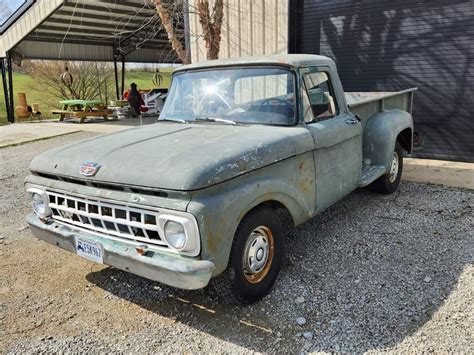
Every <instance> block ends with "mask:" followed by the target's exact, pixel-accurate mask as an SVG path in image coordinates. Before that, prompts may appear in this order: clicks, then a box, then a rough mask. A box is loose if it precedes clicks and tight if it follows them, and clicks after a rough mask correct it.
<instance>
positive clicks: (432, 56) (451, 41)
mask: <svg viewBox="0 0 474 355" xmlns="http://www.w3.org/2000/svg"><path fill="white" fill-rule="evenodd" d="M290 6H291V8H292V14H293V13H294V14H295V15H294V16H296V20H295V19H292V23H293V25H294V28H293V30H294V33H295V35H294V36H292V39H291V43H290V48H291V50H292V51H297V52H305V53H316V54H323V55H327V56H329V57H332V58H333V59H335V60H336V62H337V64H338V69H339V73H340V76H341V80H342V83H343V85H344V88H345V90H347V91H393V90H400V89H406V88H409V87H412V86H417V87H418V88H419V91H418V92H416V93H415V102H414V118H415V129H416V130H417V131H418V132H419V133H420V135H421V138H422V139H423V140H424V149H423V150H422V151H419V152H417V153H416V155H417V156H419V157H425V158H438V159H448V160H460V161H469V162H474V99H473V98H474V41H473V39H474V1H472V0H464V1H460V0H430V1H422V0H398V1H393V0H370V1H369V0H362V1H354V0H296V1H293V0H292V3H291V5H290Z"/></svg>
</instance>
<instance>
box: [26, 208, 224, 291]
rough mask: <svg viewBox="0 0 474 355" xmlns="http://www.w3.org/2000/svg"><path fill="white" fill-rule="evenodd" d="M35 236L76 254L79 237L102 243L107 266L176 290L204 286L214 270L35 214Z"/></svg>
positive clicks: (29, 218)
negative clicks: (145, 252) (141, 252)
mask: <svg viewBox="0 0 474 355" xmlns="http://www.w3.org/2000/svg"><path fill="white" fill-rule="evenodd" d="M26 221H27V223H28V224H29V226H30V229H31V231H32V232H33V234H34V235H35V236H36V237H37V238H39V239H42V240H44V241H46V242H48V243H50V244H53V245H56V246H58V247H60V248H63V249H66V250H68V251H70V252H72V253H76V243H75V238H76V237H84V238H87V239H89V240H92V241H95V242H98V243H101V244H102V246H103V250H104V255H103V260H104V264H106V265H110V266H113V267H115V268H117V269H120V270H124V271H128V272H130V273H132V274H136V275H139V276H142V277H145V278H147V279H150V280H154V281H158V282H161V283H164V284H166V285H170V286H173V287H177V288H182V289H188V290H194V289H199V288H203V287H205V286H206V285H207V284H208V283H209V280H210V278H211V275H212V272H213V270H214V268H215V266H214V263H213V262H211V261H207V260H196V259H191V258H187V257H181V256H179V255H176V256H173V255H170V254H165V253H160V252H156V251H149V252H147V254H146V255H144V256H142V255H140V254H138V252H137V251H136V250H135V246H136V244H132V243H128V242H125V241H121V240H120V241H119V240H115V239H113V240H112V239H108V238H105V237H100V236H98V235H95V234H92V233H87V232H85V231H82V230H78V229H75V228H73V227H69V226H67V225H63V224H60V223H57V222H54V221H48V222H46V223H45V222H43V221H42V220H40V219H39V218H38V217H37V216H36V215H35V214H34V213H32V214H29V215H28V216H27V217H26Z"/></svg>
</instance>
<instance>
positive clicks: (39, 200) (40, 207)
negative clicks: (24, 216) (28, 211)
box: [32, 193, 46, 218]
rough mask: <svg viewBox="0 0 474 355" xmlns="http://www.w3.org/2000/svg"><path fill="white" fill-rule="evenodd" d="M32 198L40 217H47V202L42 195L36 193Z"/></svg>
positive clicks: (34, 208)
mask: <svg viewBox="0 0 474 355" xmlns="http://www.w3.org/2000/svg"><path fill="white" fill-rule="evenodd" d="M32 199H33V200H32V206H33V210H34V211H35V213H36V214H37V215H38V217H41V218H43V217H46V203H45V202H44V200H43V197H41V195H40V194H37V193H34V194H33V195H32Z"/></svg>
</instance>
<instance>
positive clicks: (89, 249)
mask: <svg viewBox="0 0 474 355" xmlns="http://www.w3.org/2000/svg"><path fill="white" fill-rule="evenodd" d="M76 252H77V255H80V256H82V257H84V258H86V259H89V260H92V261H95V262H97V263H101V264H103V263H104V248H103V247H102V244H100V243H98V242H94V241H92V240H88V239H84V238H80V237H76Z"/></svg>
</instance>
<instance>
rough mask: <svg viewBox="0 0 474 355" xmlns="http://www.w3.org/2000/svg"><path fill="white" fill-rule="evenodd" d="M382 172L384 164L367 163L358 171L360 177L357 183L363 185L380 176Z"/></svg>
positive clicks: (383, 172)
mask: <svg viewBox="0 0 474 355" xmlns="http://www.w3.org/2000/svg"><path fill="white" fill-rule="evenodd" d="M383 174H385V166H383V165H367V166H364V167H363V168H362V171H361V172H360V178H359V185H358V187H364V186H367V185H369V184H371V183H372V182H374V181H375V180H377V179H378V178H379V177H381V176H382V175H383Z"/></svg>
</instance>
